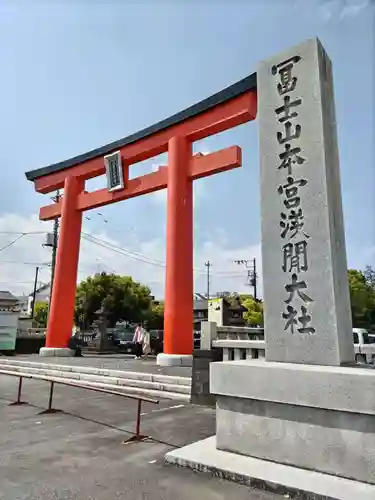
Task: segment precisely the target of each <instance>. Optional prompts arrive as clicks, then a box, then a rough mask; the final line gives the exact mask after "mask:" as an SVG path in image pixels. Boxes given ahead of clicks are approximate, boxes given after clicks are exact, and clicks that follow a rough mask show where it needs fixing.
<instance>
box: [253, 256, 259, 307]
mask: <svg viewBox="0 0 375 500" xmlns="http://www.w3.org/2000/svg"><path fill="white" fill-rule="evenodd" d="M252 280H253V287H254V300H255V301H256V300H258V299H257V288H258V277H257V261H256V258H255V257H254V259H253V277H252Z"/></svg>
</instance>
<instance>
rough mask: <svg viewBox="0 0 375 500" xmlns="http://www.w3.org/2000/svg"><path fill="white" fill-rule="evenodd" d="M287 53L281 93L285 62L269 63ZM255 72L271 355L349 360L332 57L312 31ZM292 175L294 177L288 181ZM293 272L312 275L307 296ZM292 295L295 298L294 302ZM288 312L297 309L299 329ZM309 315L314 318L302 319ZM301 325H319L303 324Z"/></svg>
mask: <svg viewBox="0 0 375 500" xmlns="http://www.w3.org/2000/svg"><path fill="white" fill-rule="evenodd" d="M290 58H296V59H294V61H293V64H292V68H291V73H290V78H291V80H290V81H289V83H287V78H286V79H285V78H284V83H286V86H282V88H281V91H280V92H281V93H280V92H279V91H278V84H280V82H281V76H280V74H279V71H280V69H281V67H280V66H278V67H277V68H275V69H276V71H274V73H275V74H273V71H272V68H273V66H274V65H280V63H282V62H284V61H286V60H287V59H290ZM284 67H285V65H284ZM284 76H285V73H284ZM294 78H295V79H296V80H293V79H294ZM257 79H258V118H257V119H258V122H259V148H260V163H261V232H262V261H263V289H264V304H265V337H266V343H267V346H266V359H267V360H270V361H282V362H295V363H309V364H320V365H342V364H345V363H352V362H354V348H353V339H352V332H351V328H352V325H351V315H350V300H349V290H348V279H347V263H346V250H345V235H344V224H343V213H342V202H341V188H340V173H339V160H338V146H337V136H336V118H335V108H334V99H333V82H332V68H331V62H330V60H329V58H328V56H327V55H326V53H325V52H324V49H323V47H322V46H321V44H320V42H319V41H318V40H317V39H311V40H308V41H306V42H304V43H302V44H300V45H298V46H297V47H294V48H292V49H290V50H288V51H286V52H284V53H282V54H279V55H278V56H276V57H273V58H272V59H270V60H268V61H266V62H263V63H261V64H260V65H259V68H258V72H257ZM294 83H295V85H294ZM284 90H286V92H285V93H282V92H283V91H284ZM284 99H285V100H286V101H284ZM288 99H290V101H289V103H288ZM299 100H300V102H299ZM296 101H297V102H299V104H298V105H295V106H292V107H290V108H289V113H291V114H294V113H296V115H293V116H289V117H287V115H286V112H285V110H286V108H287V107H288V105H291V104H295V103H296ZM284 105H285V108H284V110H281V109H280V108H281V107H282V106H284ZM276 110H278V111H279V113H276ZM280 119H281V120H283V121H281V122H280V121H279V120H280ZM298 125H299V126H300V129H299V128H298V127H297V126H298ZM288 128H289V132H288ZM287 148H290V149H289V151H288V150H287ZM295 148H299V149H295ZM292 152H294V154H293V155H291V153H292ZM283 153H285V156H284V157H283V156H281V157H280V155H283ZM296 155H297V156H298V157H299V162H297V161H296V160H297V159H298V158H297V156H296ZM288 158H289V159H291V161H292V162H294V163H291V169H290V172H289V171H288V165H285V163H286V160H287V159H288ZM284 160H285V162H284V165H285V166H282V165H283V161H284ZM279 167H280V168H279ZM288 178H289V181H290V184H291V185H290V186H289V188H286V187H285V186H286V184H287V183H288ZM301 181H307V183H301ZM293 190H294V191H293ZM293 210H294V211H295V213H296V214H297V215H298V211H299V210H301V214H300V215H303V219H302V218H299V219H298V223H303V227H299V228H295V229H296V230H297V231H293V230H292V228H291V224H292V221H291V219H289V217H292V216H293V212H292V211H293ZM281 213H283V214H285V215H284V216H285V218H284V219H282V216H281ZM280 222H282V223H283V224H284V225H285V224H289V230H288V231H287V234H285V235H283V236H284V237H283V236H282V232H283V230H284V229H286V228H285V227H281V225H280ZM297 244H299V245H298V246H296V245H297ZM285 245H287V246H285ZM289 245H290V246H289ZM298 250H299V252H300V253H299V254H297V252H298ZM305 250H306V253H307V255H306V260H305V253H304V251H305ZM288 252H290V254H289V253H288ZM291 256H292V257H293V262H292V260H291ZM284 258H285V268H284V269H283V266H284ZM293 274H295V282H297V283H300V282H305V284H306V285H307V287H306V288H301V289H300V290H299V291H301V292H303V293H304V294H305V296H302V297H300V296H299V294H298V293H297V292H295V293H294V295H293V294H292V295H293V297H290V294H289V290H286V288H285V287H286V286H287V285H290V284H292V283H293ZM289 298H291V299H292V300H291V301H290V302H288V303H287V302H286V301H287V300H289ZM309 299H311V300H309ZM302 306H303V307H306V310H305V311H303V309H302ZM288 307H290V308H291V309H290V310H289V311H288V309H287V308H288ZM283 313H285V314H288V313H291V314H292V315H294V314H295V316H294V320H295V321H296V323H295V324H294V323H293V329H294V333H292V332H291V328H290V327H289V326H287V321H288V320H287V319H285V318H283ZM303 318H305V319H306V320H310V321H307V323H306V324H305V325H304V324H303ZM300 319H302V321H300ZM302 328H313V329H314V331H310V332H308V331H307V330H305V331H304V332H303V331H302V332H301V331H299V329H302Z"/></svg>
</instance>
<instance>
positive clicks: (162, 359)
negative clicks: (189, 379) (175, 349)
mask: <svg viewBox="0 0 375 500" xmlns="http://www.w3.org/2000/svg"><path fill="white" fill-rule="evenodd" d="M156 363H157V365H159V366H192V364H193V356H191V355H187V354H184V355H182V354H165V353H163V352H162V353H160V354H158V355H157V358H156Z"/></svg>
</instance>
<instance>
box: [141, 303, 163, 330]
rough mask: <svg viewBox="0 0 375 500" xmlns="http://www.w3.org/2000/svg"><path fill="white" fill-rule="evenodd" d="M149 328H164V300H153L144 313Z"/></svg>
mask: <svg viewBox="0 0 375 500" xmlns="http://www.w3.org/2000/svg"><path fill="white" fill-rule="evenodd" d="M145 320H147V328H148V329H149V330H163V328H164V302H153V303H152V304H151V306H150V308H149V310H148V311H147V313H146V314H145Z"/></svg>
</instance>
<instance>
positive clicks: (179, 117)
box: [25, 73, 257, 181]
mask: <svg viewBox="0 0 375 500" xmlns="http://www.w3.org/2000/svg"><path fill="white" fill-rule="evenodd" d="M256 89H257V78H256V73H253V74H251V75H249V76H247V77H245V78H243V79H242V80H240V81H238V82H236V83H234V84H233V85H230V86H229V87H226V88H225V89H223V90H221V91H220V92H217V93H216V94H213V95H212V96H210V97H207V98H206V99H203V101H200V102H198V103H196V104H193V106H190V107H188V108H186V109H184V110H183V111H180V112H179V113H176V114H175V115H172V116H170V117H169V118H166V119H164V120H162V121H160V122H158V123H155V124H154V125H151V126H150V127H147V128H145V129H143V130H140V131H138V132H136V133H135V134H131V135H128V136H127V137H124V138H123V139H120V140H118V141H115V142H111V143H110V144H106V145H105V146H102V147H100V148H96V149H93V150H92V151H89V152H87V153H84V154H81V155H78V156H75V157H74V158H70V159H69V160H65V161H61V162H59V163H54V164H53V165H48V166H46V167H42V168H38V169H36V170H30V171H29V172H26V173H25V175H26V178H27V179H28V180H29V181H35V180H36V179H38V178H40V177H44V176H46V175H49V174H53V173H55V172H59V171H61V170H66V169H68V168H70V167H74V166H75V165H79V164H80V163H83V162H85V161H88V160H92V159H93V158H97V157H98V156H104V155H106V154H108V153H111V152H112V151H114V150H116V149H119V148H122V147H124V146H127V145H129V144H133V143H134V142H137V141H139V140H141V139H144V138H146V137H149V136H151V135H153V134H156V133H157V132H160V131H162V130H165V129H167V128H169V127H172V126H174V125H177V124H178V123H181V122H183V121H185V120H187V119H188V118H192V117H194V116H197V115H199V114H201V113H204V112H206V111H208V110H209V109H211V108H214V107H215V106H217V105H219V104H223V103H225V102H227V101H230V100H231V99H234V98H235V97H238V96H240V95H241V94H244V93H245V92H248V91H252V90H256Z"/></svg>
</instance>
